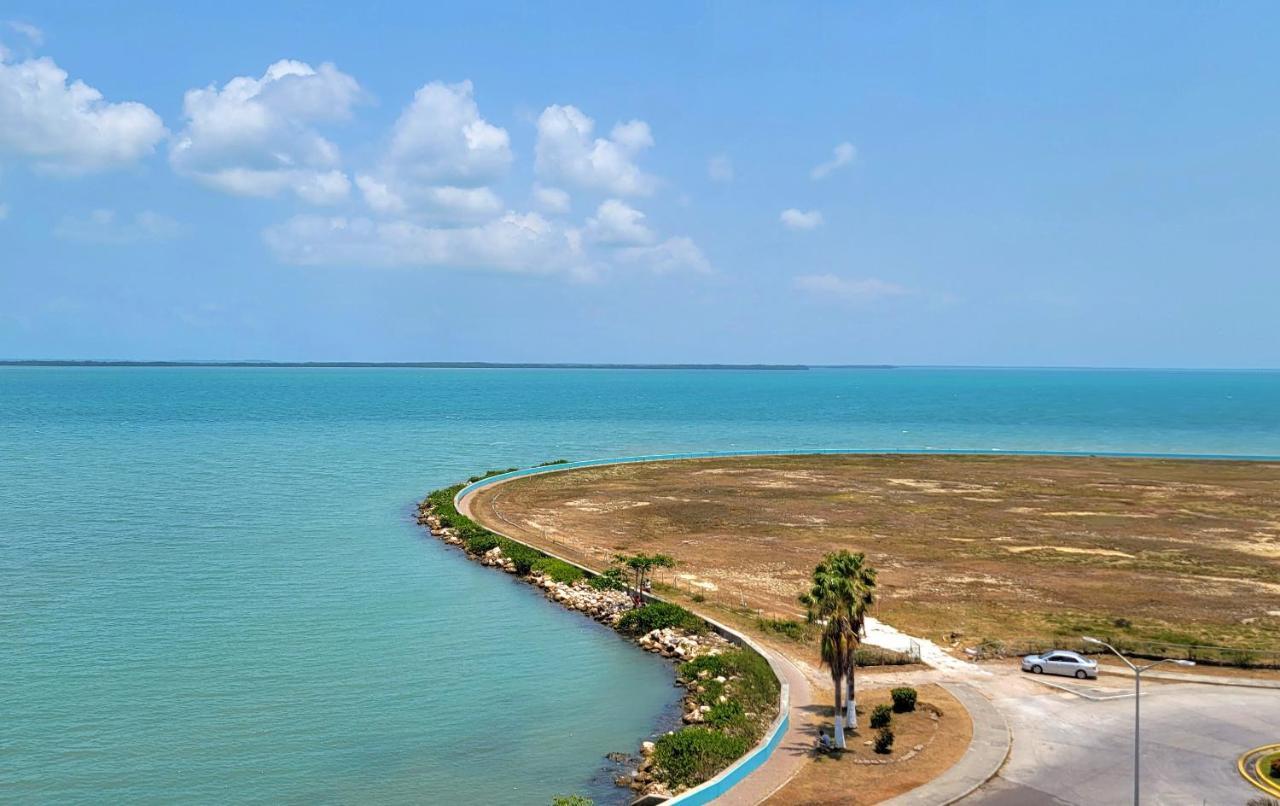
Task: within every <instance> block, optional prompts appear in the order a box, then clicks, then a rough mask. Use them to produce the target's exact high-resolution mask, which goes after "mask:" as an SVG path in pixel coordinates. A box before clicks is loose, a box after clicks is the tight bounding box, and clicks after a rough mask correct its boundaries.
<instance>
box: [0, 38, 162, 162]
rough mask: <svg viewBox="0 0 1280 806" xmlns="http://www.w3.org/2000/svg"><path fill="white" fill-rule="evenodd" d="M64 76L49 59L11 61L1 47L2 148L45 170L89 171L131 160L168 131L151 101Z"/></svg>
mask: <svg viewBox="0 0 1280 806" xmlns="http://www.w3.org/2000/svg"><path fill="white" fill-rule="evenodd" d="M33 30H35V29H33ZM37 39H38V37H37ZM33 41H35V40H33ZM67 79H68V76H67V73H66V72H65V71H64V70H62V69H61V68H60V67H58V65H57V64H55V63H54V62H53V60H52V59H48V58H38V59H28V60H26V61H21V62H15V61H11V60H10V54H8V53H7V52H6V51H4V50H3V49H2V48H0V154H6V153H7V154H12V155H16V156H18V157H23V158H27V159H31V160H33V161H34V163H35V165H36V166H37V167H38V168H40V169H43V170H46V171H51V172H57V173H68V174H76V173H87V172H91V171H101V170H107V169H111V168H119V167H122V166H126V165H130V164H132V163H135V162H137V161H138V160H140V159H142V158H143V157H145V156H147V155H148V154H150V153H152V152H153V151H154V150H155V147H156V144H157V143H158V142H160V140H161V139H163V138H164V137H165V135H166V134H167V132H166V131H165V127H164V124H163V123H162V122H161V120H160V116H159V115H157V114H156V113H155V112H153V111H152V110H151V109H150V108H149V107H147V106H145V105H143V104H140V103H136V102H133V101H124V102H119V103H111V102H108V101H106V100H105V99H104V98H103V96H102V93H101V92H99V91H98V90H96V89H94V88H93V87H91V86H89V85H88V84H85V83H84V82H83V81H80V80H78V79H77V80H75V81H71V82H70V83H68V81H67Z"/></svg>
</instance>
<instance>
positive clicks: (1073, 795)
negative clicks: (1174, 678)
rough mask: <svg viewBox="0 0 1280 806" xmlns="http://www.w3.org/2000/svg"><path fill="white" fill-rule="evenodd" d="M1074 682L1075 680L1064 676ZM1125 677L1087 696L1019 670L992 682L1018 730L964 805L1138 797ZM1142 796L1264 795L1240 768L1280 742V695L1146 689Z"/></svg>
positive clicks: (1239, 798)
mask: <svg viewBox="0 0 1280 806" xmlns="http://www.w3.org/2000/svg"><path fill="white" fill-rule="evenodd" d="M1065 682H1066V684H1067V686H1072V685H1074V681H1065ZM1131 686H1132V683H1131V681H1130V680H1127V679H1124V678H1112V679H1110V680H1108V679H1107V676H1105V675H1104V676H1103V678H1102V679H1101V680H1100V681H1098V683H1096V684H1095V683H1091V684H1090V686H1089V693H1091V694H1093V695H1097V694H1099V693H1100V690H1103V691H1102V692H1101V693H1108V694H1112V695H1116V696H1117V697H1118V698H1115V699H1094V700H1089V699H1084V698H1083V697H1078V696H1075V695H1073V694H1071V693H1068V692H1064V691H1059V690H1056V689H1051V688H1048V687H1045V686H1041V685H1039V684H1038V683H1037V682H1036V681H1034V680H1031V679H1028V678H1026V677H1020V676H1019V675H1018V673H1017V672H1012V673H1011V674H1010V673H1006V674H998V675H997V680H996V681H995V682H994V683H993V684H991V685H990V686H984V688H985V689H986V690H987V692H988V693H989V694H991V695H992V698H993V702H994V704H995V705H996V707H997V708H999V709H1000V710H1001V712H1003V713H1004V715H1005V717H1006V719H1008V721H1009V725H1010V727H1011V728H1012V730H1013V737H1014V739H1013V749H1012V752H1011V753H1010V755H1009V760H1008V761H1007V762H1006V764H1005V766H1004V768H1003V769H1002V770H1001V771H1000V773H999V775H997V776H996V778H994V779H993V780H992V781H991V782H990V783H988V784H987V785H986V786H984V787H982V788H980V789H979V790H978V791H977V792H975V793H974V794H973V795H971V796H970V797H968V798H965V799H964V800H963V801H961V803H963V804H966V806H969V805H970V804H973V805H974V806H979V805H980V806H1060V805H1062V804H1069V805H1072V806H1074V805H1075V804H1080V805H1081V806H1084V805H1085V804H1088V805H1089V806H1109V804H1117V805H1119V804H1128V803H1131V802H1132V798H1133V698H1132V697H1131V696H1128V697H1125V696H1119V695H1123V694H1125V693H1127V692H1131V691H1132V688H1131ZM1142 725H1143V731H1142V735H1143V754H1142V783H1143V801H1144V802H1146V803H1153V804H1169V806H1182V804H1186V805H1187V806H1203V805H1204V804H1210V805H1211V806H1217V805H1218V804H1223V806H1243V804H1245V803H1246V802H1247V801H1248V800H1249V799H1250V798H1252V797H1256V796H1258V795H1259V794H1260V793H1259V792H1257V791H1256V790H1254V789H1253V788H1252V787H1251V786H1249V785H1248V784H1246V783H1245V782H1244V781H1243V780H1242V779H1241V778H1240V776H1239V774H1238V773H1237V772H1236V767H1235V762H1236V758H1237V757H1238V756H1239V754H1240V753H1241V752H1243V751H1245V750H1247V749H1249V748H1251V747H1255V746H1257V745H1261V744H1265V743H1267V742H1273V741H1277V740H1280V692H1277V691H1275V690H1266V689H1250V688H1229V687H1225V686H1206V685H1200V684H1196V683H1171V682H1170V683H1152V684H1148V685H1144V686H1143V691H1142Z"/></svg>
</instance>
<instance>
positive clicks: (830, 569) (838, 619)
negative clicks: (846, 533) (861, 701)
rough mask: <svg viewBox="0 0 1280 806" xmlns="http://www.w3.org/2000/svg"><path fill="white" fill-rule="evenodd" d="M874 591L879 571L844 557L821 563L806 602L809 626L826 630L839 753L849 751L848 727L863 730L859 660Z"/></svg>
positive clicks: (802, 599)
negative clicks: (859, 711) (858, 701)
mask: <svg viewBox="0 0 1280 806" xmlns="http://www.w3.org/2000/svg"><path fill="white" fill-rule="evenodd" d="M874 586H875V569H873V568H871V567H870V566H869V565H867V564H866V556H865V555H863V554H861V553H858V554H851V553H850V552H848V551H839V552H836V553H834V554H828V555H827V556H826V557H824V558H823V560H822V562H820V563H818V565H817V567H816V568H814V569H813V576H812V578H811V586H810V589H809V592H808V593H806V594H804V595H802V596H801V597H800V603H801V604H803V605H804V606H805V608H806V616H807V618H808V620H809V622H810V623H811V624H812V623H821V624H823V630H822V644H821V649H822V662H823V663H824V664H826V665H827V666H828V667H829V668H830V669H831V682H832V687H833V688H834V689H835V744H836V747H844V746H845V742H844V731H845V726H846V725H849V726H853V725H856V724H857V722H856V719H857V717H856V711H855V702H854V692H855V689H854V678H853V675H854V667H855V654H856V651H857V648H858V643H859V641H860V640H861V634H862V630H863V626H864V621H865V618H866V609H867V606H868V605H870V604H871V601H872V598H871V589H872V588H873V587H874Z"/></svg>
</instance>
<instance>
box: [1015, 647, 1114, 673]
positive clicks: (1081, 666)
mask: <svg viewBox="0 0 1280 806" xmlns="http://www.w3.org/2000/svg"><path fill="white" fill-rule="evenodd" d="M1022 671H1024V672H1031V673H1033V674H1063V675H1066V676H1067V677H1078V678H1080V679H1081V680H1084V679H1086V678H1088V679H1096V678H1097V677H1098V662H1097V661H1096V660H1090V659H1088V658H1086V657H1084V656H1083V655H1081V654H1079V653H1077V652H1068V651H1067V650H1065V649H1055V650H1053V651H1051V652H1043V653H1041V654H1039V655H1028V656H1026V657H1025V658H1023V659H1022Z"/></svg>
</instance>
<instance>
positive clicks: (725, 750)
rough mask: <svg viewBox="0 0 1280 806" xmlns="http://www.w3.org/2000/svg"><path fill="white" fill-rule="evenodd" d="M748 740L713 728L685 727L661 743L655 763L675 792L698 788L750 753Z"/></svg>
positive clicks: (657, 747)
mask: <svg viewBox="0 0 1280 806" xmlns="http://www.w3.org/2000/svg"><path fill="white" fill-rule="evenodd" d="M750 746H751V745H750V744H748V742H747V740H746V739H743V738H741V737H738V736H730V735H729V734H726V733H721V732H720V731H718V730H715V729H713V728H685V729H684V730H682V731H677V732H676V733H668V734H667V735H666V736H663V737H662V738H661V739H659V740H658V741H657V744H656V746H655V747H654V750H653V763H654V767H655V768H657V770H658V771H659V774H660V775H661V777H662V781H663V783H665V784H666V785H667V786H669V787H671V788H672V789H673V790H674V789H678V788H687V787H691V786H697V785H698V784H700V783H702V782H703V781H705V780H707V779H708V778H711V777H712V776H714V775H715V774H716V773H718V772H720V770H723V769H724V768H725V767H727V766H729V765H730V764H732V763H733V761H734V760H735V759H737V758H738V756H741V755H742V754H743V753H745V752H747V748H749V747H750Z"/></svg>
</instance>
